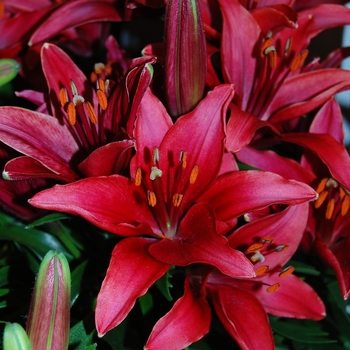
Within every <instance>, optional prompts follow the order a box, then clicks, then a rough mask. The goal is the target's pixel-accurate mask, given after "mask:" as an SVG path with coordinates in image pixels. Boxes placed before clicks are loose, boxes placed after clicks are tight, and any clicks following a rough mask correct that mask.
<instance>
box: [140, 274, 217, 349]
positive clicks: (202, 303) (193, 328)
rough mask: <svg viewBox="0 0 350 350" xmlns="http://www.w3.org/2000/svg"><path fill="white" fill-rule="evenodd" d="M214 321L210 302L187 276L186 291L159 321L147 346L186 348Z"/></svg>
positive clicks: (201, 335)
mask: <svg viewBox="0 0 350 350" xmlns="http://www.w3.org/2000/svg"><path fill="white" fill-rule="evenodd" d="M210 321H211V310H210V306H209V304H208V302H207V301H206V299H205V297H204V296H201V295H198V293H196V292H195V291H193V290H192V288H191V286H190V282H189V278H187V279H186V281H185V292H184V295H183V296H182V297H181V298H180V299H178V300H177V301H176V303H175V304H174V306H173V307H172V309H171V310H170V311H169V312H168V313H167V314H166V315H165V316H164V317H162V318H161V319H160V320H159V321H158V322H157V323H156V325H155V326H154V328H153V330H152V333H151V335H150V337H149V338H148V341H147V343H146V345H145V347H144V349H145V350H164V349H167V350H178V349H184V348H186V347H187V346H189V345H190V344H192V343H194V342H195V341H197V340H199V339H201V338H202V337H203V336H204V335H205V334H207V333H208V332H209V327H210Z"/></svg>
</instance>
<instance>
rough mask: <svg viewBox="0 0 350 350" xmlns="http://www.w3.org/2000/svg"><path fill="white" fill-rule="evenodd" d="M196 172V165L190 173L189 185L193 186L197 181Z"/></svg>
mask: <svg viewBox="0 0 350 350" xmlns="http://www.w3.org/2000/svg"><path fill="white" fill-rule="evenodd" d="M198 172H199V166H198V164H195V166H194V167H193V169H192V171H191V175H190V184H191V185H193V184H194V183H195V181H196V179H197V176H198Z"/></svg>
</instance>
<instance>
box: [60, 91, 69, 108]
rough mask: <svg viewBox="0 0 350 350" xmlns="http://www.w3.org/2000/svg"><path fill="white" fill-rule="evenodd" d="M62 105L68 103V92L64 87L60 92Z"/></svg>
mask: <svg viewBox="0 0 350 350" xmlns="http://www.w3.org/2000/svg"><path fill="white" fill-rule="evenodd" d="M59 99H60V103H61V106H62V107H64V106H65V105H66V104H67V103H68V93H67V89H66V88H62V89H61V90H60V93H59Z"/></svg>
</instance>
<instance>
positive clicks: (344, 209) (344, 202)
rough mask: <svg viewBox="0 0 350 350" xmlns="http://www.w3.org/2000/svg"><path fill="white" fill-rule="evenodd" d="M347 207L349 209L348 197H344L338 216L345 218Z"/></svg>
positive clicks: (349, 198) (349, 199)
mask: <svg viewBox="0 0 350 350" xmlns="http://www.w3.org/2000/svg"><path fill="white" fill-rule="evenodd" d="M349 207H350V197H349V196H345V197H344V200H343V202H342V204H341V212H340V214H341V215H342V216H345V215H346V214H347V213H348V211H349Z"/></svg>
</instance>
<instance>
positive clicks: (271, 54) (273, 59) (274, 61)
mask: <svg viewBox="0 0 350 350" xmlns="http://www.w3.org/2000/svg"><path fill="white" fill-rule="evenodd" d="M268 56H269V65H270V67H271V68H275V67H276V64H277V52H276V50H272V51H270V52H269V55H268Z"/></svg>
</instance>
